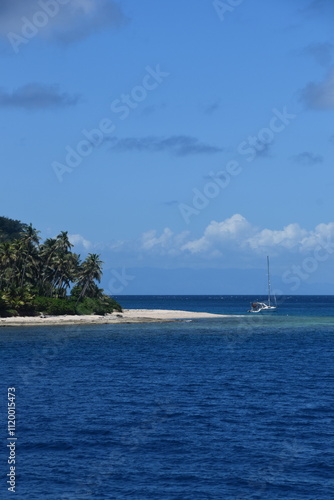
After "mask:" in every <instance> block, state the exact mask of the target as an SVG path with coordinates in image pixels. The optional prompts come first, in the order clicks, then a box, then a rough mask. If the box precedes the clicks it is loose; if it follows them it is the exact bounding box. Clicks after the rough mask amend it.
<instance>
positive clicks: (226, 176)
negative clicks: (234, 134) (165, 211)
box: [178, 106, 297, 224]
mask: <svg viewBox="0 0 334 500" xmlns="http://www.w3.org/2000/svg"><path fill="white" fill-rule="evenodd" d="M272 113H273V115H272V117H271V119H270V121H269V123H268V126H267V127H263V128H261V129H260V130H259V131H258V132H257V134H256V135H249V136H248V137H247V139H245V140H244V141H242V142H240V144H239V145H238V146H237V152H238V154H239V155H240V156H242V157H244V156H245V160H246V161H247V162H248V163H251V162H253V161H254V160H255V159H256V158H257V157H258V155H260V154H261V153H263V152H264V151H265V150H266V148H268V146H269V145H270V144H271V143H272V142H273V140H274V137H275V135H276V134H280V133H282V132H283V131H284V130H285V129H286V128H287V127H288V126H289V125H290V123H291V122H292V121H293V120H294V119H295V118H296V117H297V115H295V114H292V113H290V112H288V110H287V107H286V106H284V108H283V110H282V111H279V110H278V109H277V108H274V109H273V110H272ZM242 171H243V167H242V166H241V161H240V160H233V161H229V162H228V163H227V164H226V166H225V168H224V169H223V170H220V171H219V172H210V173H209V177H210V181H208V182H207V183H206V184H205V185H204V186H203V188H202V189H199V188H194V189H193V190H192V193H193V197H192V201H191V203H190V204H187V203H179V205H178V210H179V212H180V215H181V217H182V218H183V220H184V222H185V223H186V224H189V223H190V219H191V217H192V216H194V215H199V214H200V212H201V211H202V210H204V209H205V208H206V207H207V206H208V205H209V203H210V201H211V200H212V199H214V198H217V196H219V195H220V194H221V192H222V191H223V190H224V189H226V188H227V186H228V185H229V184H230V182H231V180H232V178H233V177H236V176H238V175H240V173H241V172H242Z"/></svg>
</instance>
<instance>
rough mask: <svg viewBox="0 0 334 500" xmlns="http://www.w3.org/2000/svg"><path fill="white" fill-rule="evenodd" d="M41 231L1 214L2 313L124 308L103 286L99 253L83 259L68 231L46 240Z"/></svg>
mask: <svg viewBox="0 0 334 500" xmlns="http://www.w3.org/2000/svg"><path fill="white" fill-rule="evenodd" d="M38 234H39V231H36V229H34V228H33V227H32V225H31V224H30V225H27V224H23V223H21V222H20V221H15V220H12V219H8V218H6V217H0V316H2V317H5V316H35V315H37V314H40V313H43V314H47V315H59V314H107V313H111V312H113V311H122V308H121V306H120V305H119V304H118V303H117V302H116V301H115V300H114V299H112V298H110V297H109V296H108V295H106V294H104V292H103V290H102V289H100V288H99V287H98V285H97V283H99V282H100V281H101V277H102V264H103V262H102V261H101V260H100V258H99V255H97V254H89V255H88V257H87V258H86V259H85V260H84V261H83V262H81V261H80V256H79V255H77V254H75V253H73V252H72V251H71V248H72V246H73V245H72V244H71V243H70V241H69V239H68V234H67V232H64V231H62V232H61V233H60V234H59V235H58V236H56V237H55V238H48V239H46V240H45V241H44V242H43V243H41V242H40V240H41V239H40V237H39V236H38Z"/></svg>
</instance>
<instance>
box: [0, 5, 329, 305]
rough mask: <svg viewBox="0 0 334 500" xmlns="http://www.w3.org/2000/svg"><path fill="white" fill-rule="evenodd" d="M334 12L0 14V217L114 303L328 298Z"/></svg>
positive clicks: (25, 10) (80, 8)
mask: <svg viewBox="0 0 334 500" xmlns="http://www.w3.org/2000/svg"><path fill="white" fill-rule="evenodd" d="M333 27H334V2H333V1H332V0H294V1H293V2H292V1H291V0H226V1H223V0H182V1H180V0H168V1H167V0H160V1H156V0H141V1H140V2H138V0H122V1H119V2H116V1H113V0H2V1H1V4H0V57H1V85H0V113H1V121H0V130H1V138H2V140H1V142H0V152H1V159H2V193H1V194H2V195H1V213H0V215H3V216H7V217H10V218H13V219H18V220H21V221H23V222H26V223H32V224H33V226H34V227H35V228H37V229H38V230H39V231H40V232H41V233H40V235H41V237H42V238H43V239H44V238H47V237H53V236H55V235H57V234H58V233H59V232H60V231H68V233H69V235H70V238H71V241H72V243H73V244H74V250H75V251H76V252H78V253H79V254H80V255H81V256H82V258H84V257H85V256H86V255H87V254H88V253H98V254H100V255H101V258H102V260H103V261H104V278H103V281H102V286H103V287H104V288H105V290H106V291H107V292H108V293H110V294H112V295H121V294H238V293H239V294H262V293H266V256H267V255H268V256H270V265H271V281H272V286H273V288H274V290H275V292H276V293H277V294H279V293H284V294H288V295H289V294H333V293H334V211H333V187H334V177H333V154H334V121H333V111H334V37H333Z"/></svg>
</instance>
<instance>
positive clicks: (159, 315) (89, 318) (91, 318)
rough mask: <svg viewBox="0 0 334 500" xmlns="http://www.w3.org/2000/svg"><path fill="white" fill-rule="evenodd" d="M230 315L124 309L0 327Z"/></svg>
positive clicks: (3, 322)
mask: <svg viewBox="0 0 334 500" xmlns="http://www.w3.org/2000/svg"><path fill="white" fill-rule="evenodd" d="M231 316H232V315H230V314H212V313H205V312H192V311H177V310H175V311H174V310H170V309H124V310H123V312H122V313H119V312H114V313H112V314H107V315H105V316H98V315H93V314H92V315H82V316H75V315H73V316H72V315H61V316H45V317H41V316H18V317H14V318H0V327H6V326H61V325H109V324H117V325H118V324H128V323H166V322H171V321H177V320H182V319H190V320H191V319H200V318H202V319H205V318H207V319H208V318H229V317H231Z"/></svg>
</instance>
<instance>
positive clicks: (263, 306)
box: [248, 256, 277, 313]
mask: <svg viewBox="0 0 334 500" xmlns="http://www.w3.org/2000/svg"><path fill="white" fill-rule="evenodd" d="M267 278H268V301H267V302H251V308H250V310H249V311H248V312H251V313H259V312H261V311H275V310H276V309H277V306H276V305H273V304H272V302H271V292H270V270H269V257H268V256H267Z"/></svg>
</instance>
